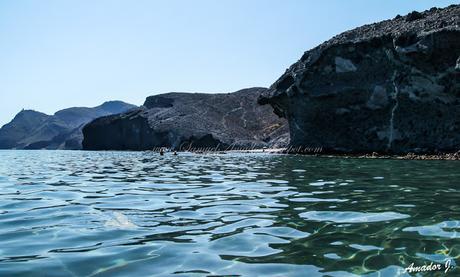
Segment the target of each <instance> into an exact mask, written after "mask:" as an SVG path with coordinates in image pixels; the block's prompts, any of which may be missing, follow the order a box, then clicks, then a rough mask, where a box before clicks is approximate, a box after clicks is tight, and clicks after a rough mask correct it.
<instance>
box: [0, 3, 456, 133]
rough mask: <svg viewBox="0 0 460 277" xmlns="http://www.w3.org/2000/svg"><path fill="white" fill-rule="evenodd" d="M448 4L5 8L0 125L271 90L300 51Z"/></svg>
mask: <svg viewBox="0 0 460 277" xmlns="http://www.w3.org/2000/svg"><path fill="white" fill-rule="evenodd" d="M455 3H458V1H447V0H436V1H430V0H423V1H420V0H404V1H401V0H385V1H383V0H380V1H369V0H346V1H344V0H322V1H308V0H214V1H212V0H193V1H188V0H163V1H155V0H150V1H142V0H136V1H129V0H125V1H117V0H73V1H72V0H41V1H38V0H0V125H3V124H5V123H7V122H9V121H10V120H11V119H12V118H13V116H14V115H15V114H16V113H17V112H19V111H20V110H21V109H22V108H26V109H34V110H38V111H42V112H45V113H49V114H52V113H54V112H55V111H57V110H59V109H62V108H66V107H71V106H96V105H99V104H101V103H102V102H104V101H107V100H115V99H117V100H123V101H126V102H130V103H133V104H137V105H140V104H142V103H143V101H144V99H145V97H146V96H148V95H152V94H157V93H164V92H170V91H188V92H231V91H236V90H238V89H241V88H246V87H252V86H269V85H271V83H272V82H274V81H275V80H276V79H277V78H278V77H279V76H280V75H281V74H282V73H283V72H284V70H285V69H286V68H287V67H288V66H289V65H291V64H292V63H294V62H295V61H297V59H299V58H300V56H301V55H302V53H303V52H304V51H306V50H308V49H310V48H312V47H314V46H316V45H317V44H319V43H321V42H323V41H325V40H327V39H329V38H330V37H332V36H334V35H336V34H338V33H340V32H342V31H346V30H348V29H350V28H354V27H358V26H360V25H363V24H367V23H372V22H376V21H380V20H384V19H388V18H393V17H394V16H396V15H397V14H407V13H408V12H410V11H412V10H419V11H422V10H425V9H428V8H430V7H433V6H437V7H445V6H448V5H450V4H455Z"/></svg>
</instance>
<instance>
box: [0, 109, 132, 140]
mask: <svg viewBox="0 0 460 277" xmlns="http://www.w3.org/2000/svg"><path fill="white" fill-rule="evenodd" d="M133 108H136V106H134V105H131V104H127V103H124V102H121V101H110V102H105V103H104V104H102V105H100V106H97V107H94V108H85V107H75V108H68V109H64V110H60V111H58V112H56V113H55V114H54V115H46V114H44V113H40V112H36V111H31V110H23V111H21V112H19V113H18V114H17V115H16V116H15V117H14V119H13V120H12V121H11V122H10V123H8V124H6V125H4V126H3V127H2V128H1V129H0V149H12V148H14V149H81V141H82V140H83V134H82V132H81V130H82V128H83V126H84V125H85V124H86V123H88V122H90V121H91V120H93V119H95V118H98V117H101V116H105V115H110V114H117V113H122V112H126V111H128V110H130V109H133Z"/></svg>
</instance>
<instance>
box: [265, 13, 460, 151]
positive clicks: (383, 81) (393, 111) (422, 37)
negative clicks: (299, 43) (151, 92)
mask: <svg viewBox="0 0 460 277" xmlns="http://www.w3.org/2000/svg"><path fill="white" fill-rule="evenodd" d="M459 57H460V6H459V5H452V6H450V7H448V8H445V9H431V10H430V11H425V12H423V13H421V14H420V15H417V14H411V15H409V16H406V17H401V18H396V19H394V20H387V21H383V22H380V23H376V24H371V25H366V26H363V27H360V28H357V29H355V30H352V31H348V32H345V33H343V34H340V35H338V36H336V37H334V38H332V39H331V40H329V41H327V42H325V43H323V44H322V45H320V46H318V47H316V48H314V49H312V50H310V51H307V52H306V53H305V54H304V55H303V56H302V58H301V59H300V60H299V61H298V62H297V63H295V64H294V65H292V66H291V67H290V68H289V69H288V70H287V71H286V73H285V74H284V75H283V76H281V78H280V79H279V80H278V81H276V82H275V83H274V84H273V85H272V86H271V88H270V89H269V90H268V91H267V92H266V93H264V94H263V96H262V97H261V98H260V99H259V102H260V103H262V104H270V105H272V106H273V107H274V109H275V112H276V114H278V115H280V116H283V117H286V118H287V119H288V121H289V128H290V134H291V144H292V145H293V146H294V147H297V146H302V147H321V148H322V149H323V151H325V152H336V153H337V152H347V153H350V152H364V153H372V152H391V153H408V152H415V153H423V152H425V153H429V152H433V153H434V152H437V151H446V152H449V151H457V150H458V149H460V82H459V79H460V74H459V71H458V70H459V68H460V65H459Z"/></svg>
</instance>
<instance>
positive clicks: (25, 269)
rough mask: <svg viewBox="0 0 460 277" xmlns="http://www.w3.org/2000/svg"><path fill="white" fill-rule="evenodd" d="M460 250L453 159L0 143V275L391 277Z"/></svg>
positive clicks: (458, 170) (458, 181)
mask: <svg viewBox="0 0 460 277" xmlns="http://www.w3.org/2000/svg"><path fill="white" fill-rule="evenodd" d="M459 256H460V162H458V161H402V160H362V159H338V158H320V157H303V156H280V155H269V154H226V155H224V154H221V155H195V154H181V155H179V156H172V155H166V156H163V157H160V156H159V155H158V154H155V153H151V152H144V153H134V152H73V151H0V276H167V275H174V276H209V275H212V276H221V275H240V276H322V275H326V276H348V275H350V276H354V275H369V276H395V275H398V274H400V275H407V274H404V273H403V272H402V270H403V268H405V267H407V266H408V265H409V264H411V263H414V264H415V265H423V264H429V263H430V262H431V261H433V262H438V263H445V261H446V260H450V261H452V263H453V264H454V265H455V262H457V263H458V262H459ZM439 273H443V272H439ZM448 274H450V275H452V276H458V274H460V271H459V269H458V267H456V268H454V269H452V270H450V271H449V272H448Z"/></svg>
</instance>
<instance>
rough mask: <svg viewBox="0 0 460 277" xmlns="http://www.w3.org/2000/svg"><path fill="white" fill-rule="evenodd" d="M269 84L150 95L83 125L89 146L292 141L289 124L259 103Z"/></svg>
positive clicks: (118, 147) (205, 145)
mask: <svg viewBox="0 0 460 277" xmlns="http://www.w3.org/2000/svg"><path fill="white" fill-rule="evenodd" d="M265 90H266V89H265V88H250V89H244V90H241V91H237V92H234V93H222V94H205V93H167V94H161V95H155V96H150V97H148V98H147V99H146V101H145V103H144V105H143V107H141V108H139V109H137V110H134V111H132V112H129V113H124V114H120V115H116V116H107V117H102V118H98V119H96V120H94V121H92V122H91V123H90V124H88V125H86V126H85V127H84V128H83V134H84V140H83V148H84V149H87V150H151V149H153V148H155V147H171V148H174V149H177V150H179V149H180V150H187V149H190V148H210V147H212V148H215V149H220V150H222V149H229V148H232V147H234V148H242V147H245V148H249V147H255V148H261V147H280V146H285V145H286V144H288V139H289V135H288V128H287V122H286V120H284V119H280V118H278V117H277V116H275V115H274V114H273V111H272V108H270V107H269V106H260V105H258V104H257V98H258V97H259V96H260V94H261V93H262V92H264V91H265Z"/></svg>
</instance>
